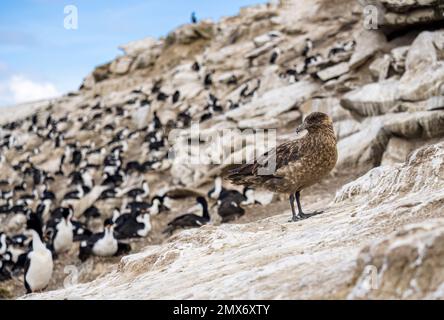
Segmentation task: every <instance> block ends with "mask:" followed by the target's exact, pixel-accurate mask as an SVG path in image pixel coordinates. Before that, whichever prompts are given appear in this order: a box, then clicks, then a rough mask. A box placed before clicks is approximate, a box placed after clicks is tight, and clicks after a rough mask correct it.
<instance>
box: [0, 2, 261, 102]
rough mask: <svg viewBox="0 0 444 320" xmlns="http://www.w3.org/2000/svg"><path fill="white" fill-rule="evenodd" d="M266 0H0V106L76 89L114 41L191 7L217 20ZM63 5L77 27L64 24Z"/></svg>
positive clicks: (178, 20) (170, 24) (182, 19)
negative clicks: (69, 9) (75, 14)
mask: <svg viewBox="0 0 444 320" xmlns="http://www.w3.org/2000/svg"><path fill="white" fill-rule="evenodd" d="M261 2H266V1H265V0H223V1H221V0H144V1H143V0H126V1H122V0H71V1H64V0H3V1H1V2H0V106H4V105H10V104H14V103H18V102H23V101H26V100H34V99H38V98H43V97H46V96H51V95H57V94H61V93H65V92H67V91H69V90H75V89H77V88H78V86H79V85H80V83H81V81H82V79H83V78H84V77H85V76H86V75H87V74H88V73H89V72H90V71H91V70H92V69H93V68H94V67H95V66H96V65H99V64H101V63H104V62H107V61H110V60H112V59H113V58H114V57H116V56H117V55H118V54H119V53H120V51H119V50H118V48H117V47H118V46H119V45H120V44H124V43H126V42H129V41H132V40H137V39H141V38H144V37H147V36H152V37H159V36H164V35H166V34H167V33H168V32H169V31H171V30H172V29H173V28H174V27H176V26H178V25H181V24H183V23H187V22H188V21H189V20H190V15H191V12H193V11H195V12H196V14H197V16H198V18H199V19H201V18H211V19H213V20H217V19H219V18H220V17H222V16H228V15H233V14H236V13H237V12H238V11H239V9H240V8H241V7H243V6H246V5H251V4H256V3H261ZM66 5H75V6H76V7H77V9H78V29H77V30H66V29H65V28H64V26H63V22H64V19H65V14H64V8H65V6H66Z"/></svg>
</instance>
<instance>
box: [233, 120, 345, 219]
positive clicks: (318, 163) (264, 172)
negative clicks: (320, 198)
mask: <svg viewBox="0 0 444 320" xmlns="http://www.w3.org/2000/svg"><path fill="white" fill-rule="evenodd" d="M305 130H306V131H308V132H307V134H306V135H305V136H303V137H302V138H299V139H295V140H291V141H288V142H285V143H283V144H281V145H279V146H278V147H277V148H274V149H272V150H270V151H268V152H266V153H265V154H263V155H262V156H260V157H259V158H256V159H254V161H253V163H251V164H244V165H235V167H233V166H231V168H227V170H226V171H225V176H226V177H227V178H228V179H229V180H230V181H231V182H232V183H234V184H238V185H246V186H252V187H262V188H265V189H268V190H270V191H273V192H278V193H285V194H289V200H290V206H291V210H292V214H293V215H292V219H291V220H290V221H297V220H301V219H306V218H309V217H311V216H313V215H316V214H320V213H322V212H315V213H312V214H305V213H304V212H303V211H302V207H301V202H300V193H301V191H302V190H303V189H305V188H308V187H310V186H312V185H314V184H315V183H317V182H319V181H320V180H321V179H322V178H324V177H325V176H326V175H327V174H328V173H329V172H330V171H331V170H332V169H333V168H334V166H335V165H336V161H337V159H338V152H337V148H336V136H335V133H334V130H333V121H332V120H331V119H330V117H329V116H328V115H326V114H324V113H321V112H314V113H311V114H310V115H308V116H307V118H306V119H305V120H304V122H303V123H302V124H301V125H300V126H299V127H298V128H297V129H296V132H297V133H300V132H302V131H305ZM227 171H228V172H227ZM295 200H296V203H297V206H298V211H299V213H298V214H296V211H295V208H294V201H295Z"/></svg>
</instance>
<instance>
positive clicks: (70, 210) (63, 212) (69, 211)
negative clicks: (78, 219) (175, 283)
mask: <svg viewBox="0 0 444 320" xmlns="http://www.w3.org/2000/svg"><path fill="white" fill-rule="evenodd" d="M71 213H72V208H68V209H67V210H63V211H62V216H63V218H65V219H68V218H69V217H70V215H71Z"/></svg>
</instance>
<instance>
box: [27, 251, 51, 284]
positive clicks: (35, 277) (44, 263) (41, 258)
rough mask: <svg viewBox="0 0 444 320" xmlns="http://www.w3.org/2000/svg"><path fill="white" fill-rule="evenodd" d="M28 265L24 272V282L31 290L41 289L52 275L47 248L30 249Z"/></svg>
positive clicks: (49, 254) (49, 253)
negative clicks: (26, 270)
mask: <svg viewBox="0 0 444 320" xmlns="http://www.w3.org/2000/svg"><path fill="white" fill-rule="evenodd" d="M28 258H29V259H30V265H29V269H28V272H27V273H26V282H27V283H28V284H29V286H30V287H31V289H32V291H38V290H43V289H45V288H46V287H47V286H48V283H49V281H50V280H51V277H52V271H53V268H54V264H53V261H52V254H51V252H50V251H49V250H47V249H45V250H39V251H32V252H31V253H29V255H28Z"/></svg>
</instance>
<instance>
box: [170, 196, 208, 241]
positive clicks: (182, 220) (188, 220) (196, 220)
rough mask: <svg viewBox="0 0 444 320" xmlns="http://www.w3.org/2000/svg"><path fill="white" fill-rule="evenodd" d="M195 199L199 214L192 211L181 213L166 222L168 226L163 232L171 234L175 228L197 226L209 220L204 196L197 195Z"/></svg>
mask: <svg viewBox="0 0 444 320" xmlns="http://www.w3.org/2000/svg"><path fill="white" fill-rule="evenodd" d="M196 201H197V203H198V207H199V209H200V211H201V216H199V215H196V214H194V213H187V214H184V215H181V216H179V217H177V218H175V219H174V220H172V221H171V222H170V223H168V227H167V228H166V229H165V230H164V231H163V233H169V234H172V233H173V232H174V231H175V230H176V229H179V228H199V227H201V226H203V225H205V224H207V223H208V222H210V214H209V212H208V203H207V200H206V199H205V198H204V197H197V198H196Z"/></svg>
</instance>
